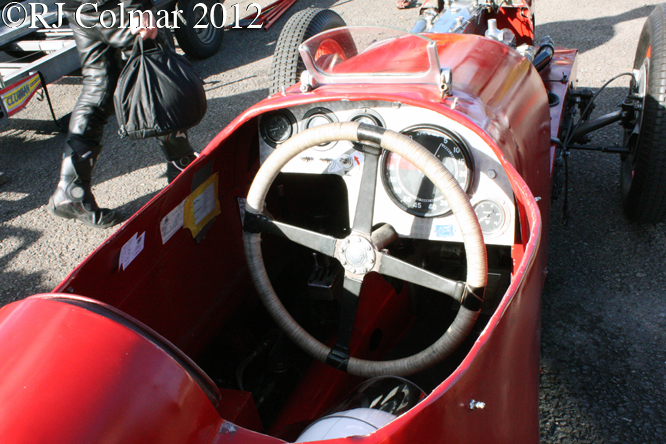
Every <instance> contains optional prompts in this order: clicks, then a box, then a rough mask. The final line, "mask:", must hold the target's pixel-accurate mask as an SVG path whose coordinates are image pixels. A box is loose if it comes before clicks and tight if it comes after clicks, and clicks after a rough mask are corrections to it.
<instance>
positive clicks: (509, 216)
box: [259, 101, 515, 246]
mask: <svg viewBox="0 0 666 444" xmlns="http://www.w3.org/2000/svg"><path fill="white" fill-rule="evenodd" d="M347 121H357V122H360V123H367V124H370V125H376V126H381V127H383V128H388V129H391V130H393V131H396V132H400V133H402V134H404V135H406V136H407V137H410V138H411V139H413V140H415V141H417V142H419V143H420V144H421V145H423V146H424V147H425V148H426V149H427V150H429V151H430V152H431V153H433V154H434V155H435V157H437V158H438V159H439V160H441V162H442V164H444V166H445V167H446V168H447V169H448V170H449V172H451V174H452V175H453V177H454V178H455V179H456V180H457V181H458V183H459V184H460V186H461V187H462V189H463V190H464V191H465V192H466V193H467V195H468V196H469V197H470V200H471V203H472V205H473V207H474V210H475V212H476V214H477V216H478V218H479V223H480V225H481V230H482V232H483V235H484V238H485V241H486V243H487V244H491V245H507V246H511V245H513V242H514V232H515V206H514V203H513V202H514V198H513V192H512V191H511V186H510V182H509V180H508V177H507V176H506V174H505V173H504V170H503V168H502V166H501V164H500V163H499V160H498V159H497V157H496V156H495V153H494V152H493V151H492V149H491V148H490V147H489V146H487V144H486V143H485V142H484V141H483V140H482V139H481V138H480V137H479V136H478V135H477V134H476V133H474V132H473V131H471V130H470V129H468V128H466V127H464V126H462V125H460V124H458V123H457V122H455V121H453V120H451V119H448V118H446V117H445V116H442V115H440V114H438V113H436V112H434V111H431V110H427V109H422V108H417V107H413V106H409V105H405V104H402V103H397V102H379V101H366V102H349V101H339V102H326V103H318V104H316V106H314V105H302V106H295V107H291V108H287V109H282V110H279V111H272V112H269V113H266V114H264V115H262V116H260V122H259V135H260V156H261V162H262V163H263V161H264V160H265V159H266V158H268V156H269V155H270V154H271V153H272V152H273V151H274V150H275V149H278V148H279V146H280V144H281V143H284V142H285V141H286V140H287V139H289V137H291V136H292V135H294V134H296V133H298V132H301V131H305V130H306V129H308V128H313V127H316V126H318V125H324V124H327V123H331V122H347ZM358 148H360V147H359V146H358V144H357V143H352V142H347V141H341V142H333V143H329V144H325V145H322V146H316V147H312V148H310V149H308V150H306V151H304V152H303V153H301V154H300V155H299V156H298V157H296V158H294V159H292V160H291V161H290V162H289V163H288V164H287V165H286V166H285V168H284V169H283V170H282V172H283V173H300V174H337V175H339V176H341V177H342V179H343V180H344V182H345V184H346V185H347V190H348V193H349V196H348V201H349V211H350V213H349V214H350V220H353V216H354V212H355V209H356V202H357V199H358V192H359V189H360V179H361V175H362V171H363V164H364V159H365V154H364V153H363V152H362V151H359V150H358ZM379 168H380V171H379V174H378V179H377V184H376V188H375V189H376V196H375V208H374V213H373V224H379V223H389V224H391V225H392V226H393V228H394V229H395V230H396V231H397V232H398V234H399V235H400V236H401V237H405V238H411V239H428V240H437V241H445V242H446V241H448V242H462V237H461V235H460V229H459V228H458V223H457V221H456V219H455V217H454V215H453V213H452V211H451V208H450V206H449V204H448V202H447V201H446V199H445V198H444V196H443V195H442V194H441V193H440V191H439V190H437V189H436V188H435V186H434V185H433V184H432V182H431V181H430V180H429V179H427V178H426V177H425V175H424V174H423V173H422V172H421V171H419V170H418V169H417V168H415V167H414V166H413V165H412V164H411V163H409V162H408V161H406V160H405V159H403V158H401V157H400V156H398V155H397V154H394V153H391V152H389V151H384V153H383V154H382V156H381V159H380V163H379Z"/></svg>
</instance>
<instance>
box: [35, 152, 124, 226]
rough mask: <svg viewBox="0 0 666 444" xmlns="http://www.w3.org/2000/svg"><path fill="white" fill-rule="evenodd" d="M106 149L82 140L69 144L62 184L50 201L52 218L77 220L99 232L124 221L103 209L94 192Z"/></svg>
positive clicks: (115, 214)
mask: <svg viewBox="0 0 666 444" xmlns="http://www.w3.org/2000/svg"><path fill="white" fill-rule="evenodd" d="M101 150H102V147H101V146H100V145H94V146H90V145H87V144H85V143H84V142H82V141H80V140H78V139H70V140H68V141H67V143H66V144H65V152H64V155H63V160H62V167H61V170H60V182H59V183H58V187H57V188H56V190H55V193H53V196H51V198H50V199H49V204H48V210H49V212H50V213H51V214H54V215H56V216H59V217H64V218H65V219H77V220H79V221H81V222H82V223H84V224H85V225H88V226H89V227H95V228H107V227H111V226H113V225H116V224H118V223H120V222H121V221H122V218H121V217H120V214H118V213H117V212H116V211H114V210H109V209H107V208H100V207H99V206H98V205H97V202H95V196H93V194H92V190H91V188H90V181H91V179H92V171H93V168H94V167H95V163H96V161H97V156H99V153H100V151H101Z"/></svg>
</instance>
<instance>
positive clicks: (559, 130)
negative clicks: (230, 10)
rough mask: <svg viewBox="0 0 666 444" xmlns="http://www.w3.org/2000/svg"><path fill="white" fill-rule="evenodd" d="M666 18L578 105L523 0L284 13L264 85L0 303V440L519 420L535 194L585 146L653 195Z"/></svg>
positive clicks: (531, 302)
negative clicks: (56, 264)
mask: <svg viewBox="0 0 666 444" xmlns="http://www.w3.org/2000/svg"><path fill="white" fill-rule="evenodd" d="M665 22H666V10H665V9H664V8H663V7H661V6H659V7H658V8H657V9H656V10H655V11H654V12H653V13H652V14H651V15H650V17H649V18H648V20H647V22H646V24H645V28H644V30H643V33H642V35H641V39H640V41H639V43H638V51H637V55H636V62H635V65H634V67H633V68H632V69H630V70H629V71H628V72H626V73H622V74H620V75H621V76H629V77H631V87H630V88H629V91H628V94H627V96H626V99H625V100H624V101H623V102H622V104H621V105H620V107H619V109H618V110H617V111H616V112H613V113H610V114H607V115H605V116H602V117H599V118H596V119H591V118H590V113H591V110H592V108H593V107H594V101H595V98H596V96H597V94H598V93H592V92H591V91H589V90H584V89H578V88H576V85H575V79H576V54H577V52H576V50H574V49H561V48H557V47H555V45H554V43H553V42H552V41H551V40H550V39H549V38H544V39H541V40H539V41H535V36H534V20H533V15H532V1H531V0H504V1H501V2H500V1H495V0H492V1H490V2H489V3H483V2H480V1H479V0H456V1H450V0H445V1H443V2H438V1H437V0H435V1H430V0H428V1H426V2H425V3H424V4H423V5H422V6H421V14H420V17H419V20H418V22H417V24H416V25H415V27H414V29H413V31H412V33H408V32H404V31H397V30H392V29H383V28H371V27H362V28H350V27H345V26H344V22H343V21H342V19H341V18H340V16H338V15H337V14H336V13H335V12H333V11H330V10H321V9H308V10H304V11H301V12H299V13H298V14H295V15H294V16H293V17H292V18H291V19H290V21H289V22H288V23H287V24H286V26H285V28H284V30H283V31H282V33H281V35H280V39H279V40H278V43H277V47H276V52H275V57H274V62H273V67H272V72H271V82H272V83H271V94H272V95H271V96H270V97H268V98H267V99H265V100H263V101H262V102H260V103H258V104H257V105H255V106H253V107H252V108H250V109H248V110H247V111H246V112H244V113H243V114H242V115H240V116H239V117H238V118H236V119H235V120H234V121H233V122H232V123H231V124H230V125H229V126H228V127H227V128H225V129H224V130H223V131H222V132H221V133H220V134H219V135H218V136H217V137H215V139H213V140H212V141H211V142H210V144H209V145H208V146H207V147H206V149H205V150H204V151H203V152H202V153H201V155H200V157H199V158H198V159H197V160H196V161H195V162H194V163H193V164H192V165H191V166H189V167H188V168H187V169H186V170H185V171H184V172H183V173H182V174H181V175H180V176H179V177H178V178H177V179H176V181H174V182H173V183H172V184H171V185H170V186H168V187H167V188H166V189H165V190H164V191H163V192H161V193H160V194H159V195H157V196H156V197H155V198H154V199H152V200H151V201H150V202H149V203H148V204H147V205H146V206H145V207H144V208H142V209H141V210H140V211H139V212H138V213H136V214H135V215H134V216H133V217H132V218H131V219H130V220H129V221H128V222H127V223H125V224H124V225H123V227H122V228H120V229H119V230H118V231H117V232H115V233H114V234H113V235H112V236H111V237H110V238H109V239H108V240H107V241H106V242H105V243H104V244H102V245H101V246H100V247H99V248H98V249H97V250H96V251H95V252H94V253H92V254H91V255H90V256H89V257H88V258H87V259H86V260H85V261H83V262H82V263H81V264H80V265H79V266H78V267H77V268H76V269H75V270H74V271H73V272H72V273H71V274H70V275H69V276H68V277H67V278H66V279H65V280H64V281H63V282H62V283H61V284H60V285H59V286H58V287H57V288H56V289H55V290H54V292H53V293H51V294H46V295H37V296H33V297H30V298H27V299H25V300H22V301H19V302H15V303H12V304H10V305H7V306H5V307H3V308H2V309H0V344H2V346H1V347H0V370H1V374H2V378H1V379H0V437H2V440H1V441H2V442H3V443H19V442H20V443H25V442H35V443H43V442H54V443H59V442H62V443H72V442H81V443H84V442H85V443H116V442H117V443H148V442H150V443H175V442H178V443H184V442H188V443H279V442H283V441H287V442H315V441H322V440H333V441H331V442H335V443H342V442H359V443H360V442H362V443H367V444H374V443H380V442H381V443H394V444H397V443H414V442H419V443H420V442H428V443H431V442H433V443H434V442H437V443H452V442H456V443H457V442H475V443H476V442H479V443H481V442H483V443H500V442H501V443H523V442H531V443H536V442H538V440H539V420H538V379H539V345H540V337H539V332H540V306H541V300H540V298H541V290H542V285H543V280H544V277H545V266H546V244H547V242H546V240H547V239H546V238H547V233H548V213H549V207H550V203H551V200H552V199H553V198H555V197H557V195H558V194H560V192H561V190H562V188H563V183H564V182H565V178H566V158H567V156H568V154H569V152H570V150H572V149H593V150H594V149H596V150H598V151H612V152H615V153H619V154H620V155H621V158H622V171H621V174H622V178H621V179H622V180H621V182H622V189H623V202H622V206H623V208H624V211H625V213H626V215H627V217H628V218H630V219H632V220H636V221H640V222H657V221H660V220H662V219H663V218H664V216H666V193H665V190H666V169H665V168H664V164H665V162H666V157H665V156H666V154H665V152H664V146H663V144H661V143H660V141H661V139H662V138H661V135H663V134H664V133H665V131H666V129H665V127H664V124H663V122H662V119H663V105H664V101H666V99H665V98H664V96H663V94H662V93H661V92H660V88H662V87H661V83H660V79H661V78H662V77H663V75H664V73H665V72H666V61H665V60H666V59H665V60H662V57H664V55H665V54H666V42H662V39H663V38H664V37H663V34H662V27H663V24H664V23H665ZM602 89H603V88H602ZM616 122H620V124H621V125H622V126H623V127H624V129H625V138H624V146H621V147H614V148H609V147H594V146H589V145H588V144H587V142H588V138H587V135H588V134H589V133H590V132H592V131H594V130H596V129H598V128H601V127H604V126H607V125H609V124H611V123H616ZM618 207H619V206H618Z"/></svg>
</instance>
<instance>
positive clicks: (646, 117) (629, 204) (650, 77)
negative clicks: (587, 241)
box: [620, 5, 666, 223]
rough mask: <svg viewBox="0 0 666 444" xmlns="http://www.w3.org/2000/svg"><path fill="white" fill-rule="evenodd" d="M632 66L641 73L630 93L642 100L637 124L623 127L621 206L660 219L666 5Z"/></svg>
mask: <svg viewBox="0 0 666 444" xmlns="http://www.w3.org/2000/svg"><path fill="white" fill-rule="evenodd" d="M634 69H635V70H638V71H639V72H640V75H639V78H638V79H637V82H635V83H634V84H633V85H632V90H633V91H632V93H633V94H634V95H635V96H638V98H639V99H640V100H642V102H643V103H642V106H641V109H640V111H638V112H637V115H636V124H635V126H634V127H633V128H630V129H627V130H626V131H625V146H628V147H629V148H630V149H631V153H630V154H629V155H627V156H624V157H623V159H622V165H621V168H620V185H621V189H622V206H623V208H624V212H625V214H626V215H627V218H628V219H630V220H631V221H634V222H640V223H657V222H661V221H662V220H664V218H666V95H665V94H664V91H663V90H662V89H663V85H664V81H665V80H666V8H664V6H663V5H659V6H657V7H656V8H655V9H654V11H652V13H651V14H650V16H649V17H648V19H647V21H646V22H645V25H644V26H643V31H642V32H641V37H640V39H639V41H638V49H637V50H636V58H635V60H634Z"/></svg>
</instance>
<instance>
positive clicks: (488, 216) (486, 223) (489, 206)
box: [474, 200, 504, 234]
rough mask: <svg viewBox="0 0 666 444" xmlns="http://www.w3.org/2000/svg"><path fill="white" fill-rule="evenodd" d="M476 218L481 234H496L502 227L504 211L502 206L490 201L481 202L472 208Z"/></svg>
mask: <svg viewBox="0 0 666 444" xmlns="http://www.w3.org/2000/svg"><path fill="white" fill-rule="evenodd" d="M474 212H476V217H478V218H479V225H481V231H482V232H483V234H497V233H499V232H500V230H501V229H502V226H503V225H504V210H503V209H502V206H501V205H500V204H498V203H497V202H494V201H492V200H482V201H481V202H479V203H478V204H476V205H475V206H474Z"/></svg>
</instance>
